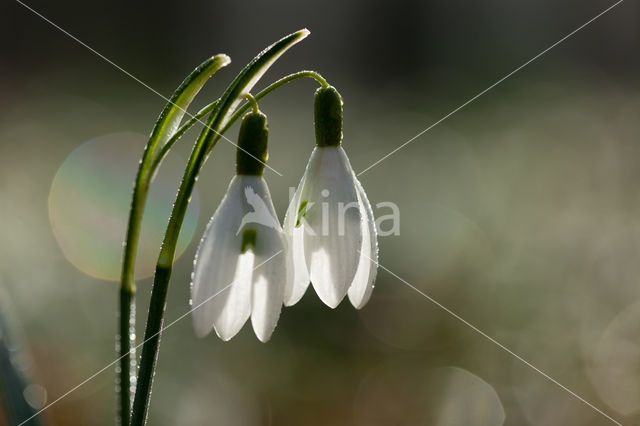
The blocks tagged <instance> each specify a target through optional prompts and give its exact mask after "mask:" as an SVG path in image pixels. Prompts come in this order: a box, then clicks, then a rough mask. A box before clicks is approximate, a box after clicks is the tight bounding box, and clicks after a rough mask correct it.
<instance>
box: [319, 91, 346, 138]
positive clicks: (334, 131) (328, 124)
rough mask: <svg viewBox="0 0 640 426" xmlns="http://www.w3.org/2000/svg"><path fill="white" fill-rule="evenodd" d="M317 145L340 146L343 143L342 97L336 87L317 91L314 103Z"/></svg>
mask: <svg viewBox="0 0 640 426" xmlns="http://www.w3.org/2000/svg"><path fill="white" fill-rule="evenodd" d="M313 116H314V127H315V130H316V145H318V146H320V147H325V146H338V145H340V143H341V142H342V97H341V96H340V93H338V91H337V90H336V88H335V87H333V86H329V87H321V88H319V89H318V90H316V96H315V98H314V101H313Z"/></svg>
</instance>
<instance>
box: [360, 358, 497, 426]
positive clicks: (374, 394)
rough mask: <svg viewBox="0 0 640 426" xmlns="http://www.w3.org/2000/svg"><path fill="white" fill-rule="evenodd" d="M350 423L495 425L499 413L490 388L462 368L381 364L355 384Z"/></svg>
mask: <svg viewBox="0 0 640 426" xmlns="http://www.w3.org/2000/svg"><path fill="white" fill-rule="evenodd" d="M354 420H355V422H354V424H355V425H357V426H365V425H366V426H377V425H380V426H383V425H385V426H386V425H390V424H393V425H398V426H418V425H425V426H426V425H429V426H500V425H502V424H503V423H504V421H505V412H504V407H503V405H502V402H501V401H500V398H499V396H498V394H497V392H496V391H495V389H494V388H493V387H492V386H491V385H490V384H489V383H487V382H485V381H484V380H482V379H481V378H480V377H478V376H476V375H475V374H473V373H471V372H469V371H467V370H464V369H462V368H459V367H454V366H448V367H440V368H434V369H424V368H423V367H422V366H420V365H415V364H412V363H406V364H387V365H381V366H380V367H378V368H376V369H373V370H372V371H371V372H370V373H369V374H368V375H367V376H366V377H365V378H364V379H363V381H362V383H361V384H360V388H359V391H358V393H357V395H356V398H355V401H354Z"/></svg>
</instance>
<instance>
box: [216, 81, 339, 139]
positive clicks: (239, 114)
mask: <svg viewBox="0 0 640 426" xmlns="http://www.w3.org/2000/svg"><path fill="white" fill-rule="evenodd" d="M300 78H312V79H314V80H316V81H317V82H318V83H320V85H321V86H322V87H329V83H327V80H325V79H324V78H323V77H322V76H321V75H320V74H318V73H317V72H315V71H307V70H305V71H298V72H295V73H293V74H289V75H287V76H284V77H282V78H281V79H280V80H278V81H275V82H273V83H271V84H270V85H269V86H267V87H265V88H264V89H262V90H261V91H260V92H258V94H257V95H255V96H254V97H253V98H254V99H255V100H256V101H259V100H260V99H262V98H264V97H265V96H267V95H268V94H269V93H271V92H273V91H274V90H276V89H278V88H280V87H282V86H284V85H285V84H287V83H290V82H292V81H294V80H298V79H300ZM250 106H251V105H250V104H249V103H245V104H243V105H242V106H241V107H239V108H238V109H237V110H236V112H234V113H233V115H232V116H231V117H230V118H229V122H228V123H227V125H226V126H224V127H223V128H222V130H221V133H224V132H226V131H227V130H229V127H231V126H232V125H233V123H235V122H236V121H237V120H238V118H240V117H242V114H244V113H245V112H246V111H247V110H248V109H249V107H250Z"/></svg>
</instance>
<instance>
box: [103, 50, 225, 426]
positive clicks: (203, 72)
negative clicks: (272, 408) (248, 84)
mask: <svg viewBox="0 0 640 426" xmlns="http://www.w3.org/2000/svg"><path fill="white" fill-rule="evenodd" d="M228 63H229V58H228V57H227V56H226V55H216V56H214V57H212V58H209V59H207V60H206V61H204V62H203V63H202V64H200V66H198V67H197V68H196V69H195V70H194V71H193V72H192V73H191V74H189V75H188V76H187V78H186V79H185V80H184V81H183V82H182V83H181V84H180V86H179V87H178V88H177V89H176V91H175V92H174V94H173V95H172V97H171V99H170V100H169V102H168V103H167V104H166V105H165V107H164V109H163V110H162V112H161V113H160V116H159V117H158V120H157V121H156V124H155V126H154V128H153V131H152V132H151V136H150V137H149V141H148V142H147V145H146V147H145V150H144V154H143V155H142V159H141V160H140V166H139V167H138V172H137V174H136V179H135V182H134V187H133V195H132V200H131V208H130V211H129V222H128V224H127V234H126V239H125V246H124V253H123V260H122V273H121V278H120V295H119V297H120V300H119V304H118V328H117V335H116V347H117V352H118V359H119V362H118V367H117V372H118V373H117V378H116V394H117V401H118V402H117V407H118V415H117V418H116V423H117V424H120V425H124V426H128V425H129V417H130V410H131V399H132V398H131V397H132V395H133V387H134V385H133V383H134V381H133V380H134V379H135V377H133V374H134V372H135V353H134V351H133V349H134V348H135V321H136V317H135V292H136V287H135V263H136V253H137V250H138V243H139V240H140V228H141V224H142V217H143V215H144V207H145V204H146V201H147V195H148V191H149V186H150V184H151V180H152V179H153V176H154V172H155V170H156V169H157V167H158V166H159V165H160V162H159V161H154V158H155V154H156V152H157V150H158V147H160V146H162V145H163V142H164V143H166V142H165V141H168V140H170V139H171V136H172V135H173V133H174V132H175V131H176V128H178V125H179V124H180V122H181V121H182V118H183V117H184V114H185V113H186V108H187V107H188V106H189V104H190V103H191V101H192V100H193V99H194V98H195V96H196V95H197V94H198V92H199V91H200V89H201V88H202V86H204V84H205V83H206V82H207V80H208V79H209V78H210V77H211V76H212V75H213V74H214V73H215V72H216V71H217V70H219V69H220V68H222V67H224V66H225V65H227V64H228ZM183 128H184V126H183ZM185 131H186V130H185ZM182 133H184V132H182ZM176 140H177V139H176Z"/></svg>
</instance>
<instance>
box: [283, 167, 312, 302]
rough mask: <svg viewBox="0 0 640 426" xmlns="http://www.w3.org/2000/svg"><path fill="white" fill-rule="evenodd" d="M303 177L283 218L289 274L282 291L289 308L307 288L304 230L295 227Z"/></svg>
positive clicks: (300, 227) (307, 274)
mask: <svg viewBox="0 0 640 426" xmlns="http://www.w3.org/2000/svg"><path fill="white" fill-rule="evenodd" d="M304 179H305V178H304V176H303V178H302V180H301V181H300V185H298V189H296V192H295V194H294V195H293V199H292V200H291V203H290V204H289V208H288V209H287V214H286V215H285V217H284V232H285V234H286V235H287V242H288V245H287V252H286V256H285V257H286V260H287V264H288V267H289V269H290V270H291V274H290V275H289V279H287V282H286V285H285V290H284V304H285V306H291V305H295V304H296V303H298V301H299V300H300V299H302V296H304V293H305V292H306V291H307V288H308V287H309V272H308V271H307V263H306V262H305V260H304V243H303V238H302V237H303V235H304V228H303V227H302V226H297V227H296V221H297V218H298V207H299V205H300V194H301V193H302V187H303V185H304Z"/></svg>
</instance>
